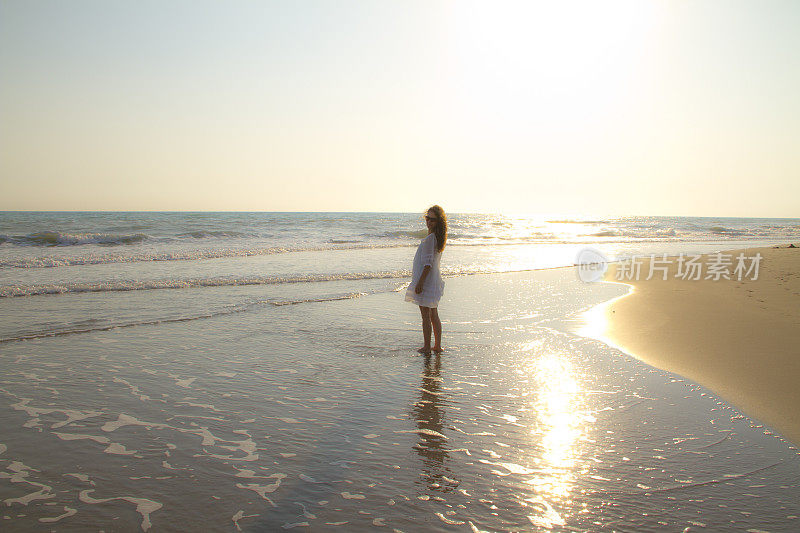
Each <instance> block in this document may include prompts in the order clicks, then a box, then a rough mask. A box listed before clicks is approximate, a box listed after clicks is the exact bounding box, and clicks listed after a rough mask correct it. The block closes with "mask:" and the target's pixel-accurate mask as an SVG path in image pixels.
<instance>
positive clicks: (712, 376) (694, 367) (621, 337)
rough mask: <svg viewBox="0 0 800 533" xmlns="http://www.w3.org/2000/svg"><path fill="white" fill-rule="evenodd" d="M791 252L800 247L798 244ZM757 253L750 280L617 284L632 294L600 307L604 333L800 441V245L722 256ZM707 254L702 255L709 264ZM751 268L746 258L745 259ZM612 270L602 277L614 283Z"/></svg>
mask: <svg viewBox="0 0 800 533" xmlns="http://www.w3.org/2000/svg"><path fill="white" fill-rule="evenodd" d="M795 246H797V245H796V244H795ZM725 253H727V254H730V255H731V256H732V258H733V265H732V266H731V268H730V271H731V272H732V271H733V268H734V266H735V264H736V256H738V254H739V253H744V256H745V258H751V257H754V256H755V255H756V254H757V253H760V254H761V256H762V258H763V259H762V260H761V263H760V265H759V271H758V277H757V279H752V277H753V274H752V273H751V274H750V275H749V276H743V277H742V279H741V281H739V280H738V279H736V276H731V279H724V278H721V279H719V280H714V279H713V278H712V279H704V278H705V277H706V275H707V273H706V271H705V269H704V271H703V273H702V277H701V279H700V280H688V279H682V278H680V277H675V275H676V273H677V267H678V262H677V260H673V261H671V262H670V264H669V270H668V277H667V279H666V280H663V279H662V277H663V274H662V273H661V272H658V271H656V272H655V275H654V276H653V277H652V278H651V279H650V280H647V279H646V278H647V276H648V274H649V266H650V258H646V259H645V260H643V262H642V267H641V276H640V278H639V280H638V281H637V280H635V279H633V280H628V279H623V280H622V281H621V282H624V283H625V284H628V285H630V286H631V287H632V288H633V289H632V291H631V292H630V293H629V294H628V295H627V296H624V297H622V298H618V299H616V300H614V301H612V302H610V303H608V304H607V305H605V306H604V307H603V311H602V314H603V315H604V317H605V319H606V323H605V328H604V331H602V333H601V335H599V336H601V337H602V338H604V340H607V341H609V343H610V344H612V345H613V346H615V347H618V348H620V349H622V350H623V351H625V352H628V353H630V354H632V355H634V356H636V357H637V358H639V359H641V360H642V361H645V362H646V363H648V364H650V365H653V366H656V367H658V368H661V369H665V370H670V371H672V372H676V373H678V374H681V375H683V376H685V377H687V378H690V379H692V380H694V381H696V382H697V383H700V384H701V385H704V386H706V387H708V388H709V389H711V390H713V391H714V392H716V393H718V394H719V395H720V396H722V397H724V398H725V399H726V400H729V401H730V402H731V403H733V404H735V405H736V406H738V407H739V408H741V409H742V410H743V411H745V412H746V413H748V414H749V415H751V416H753V417H756V418H758V419H760V420H762V421H763V422H766V423H767V424H769V425H771V426H773V427H774V428H776V429H777V430H779V431H780V432H781V433H782V434H783V435H784V436H785V437H787V438H789V439H790V440H792V441H794V442H795V443H798V442H800V387H798V383H800V248H789V247H788V245H783V246H781V247H774V248H751V249H746V250H736V251H732V252H725ZM712 259H713V257H712V256H711V255H706V256H702V259H701V261H700V262H701V263H702V264H706V265H707V264H708V262H709V261H711V260H712ZM748 266H749V262H748ZM620 268H623V269H624V267H621V266H620V265H618V264H614V265H611V267H610V268H609V270H608V272H607V273H606V276H605V280H606V281H610V282H620V281H619V279H618V273H619V272H618V271H619V269H620Z"/></svg>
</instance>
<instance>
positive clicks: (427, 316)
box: [417, 305, 431, 353]
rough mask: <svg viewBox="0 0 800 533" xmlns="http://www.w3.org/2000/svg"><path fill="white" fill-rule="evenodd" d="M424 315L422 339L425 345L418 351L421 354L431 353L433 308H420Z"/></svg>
mask: <svg viewBox="0 0 800 533" xmlns="http://www.w3.org/2000/svg"><path fill="white" fill-rule="evenodd" d="M419 312H420V314H421V315H422V338H423V339H424V340H425V345H424V346H423V347H422V348H420V349H419V350H417V351H418V352H419V353H431V308H430V307H422V306H421V305H420V306H419Z"/></svg>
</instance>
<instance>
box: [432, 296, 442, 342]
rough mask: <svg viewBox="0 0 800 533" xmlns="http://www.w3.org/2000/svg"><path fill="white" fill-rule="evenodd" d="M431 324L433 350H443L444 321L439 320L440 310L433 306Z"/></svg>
mask: <svg viewBox="0 0 800 533" xmlns="http://www.w3.org/2000/svg"><path fill="white" fill-rule="evenodd" d="M431 325H432V326H433V338H434V341H435V342H434V344H433V351H434V352H436V353H439V352H441V351H442V321H441V320H439V310H438V309H436V308H435V307H431Z"/></svg>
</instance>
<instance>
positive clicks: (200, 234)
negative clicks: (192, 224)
mask: <svg viewBox="0 0 800 533" xmlns="http://www.w3.org/2000/svg"><path fill="white" fill-rule="evenodd" d="M177 236H178V237H183V238H186V237H191V238H193V239H206V238H210V237H216V238H220V237H223V238H224V237H228V238H236V239H240V238H243V237H259V235H256V234H255V233H245V232H242V231H210V230H199V231H188V232H186V233H179V234H178V235H177ZM261 237H263V235H261Z"/></svg>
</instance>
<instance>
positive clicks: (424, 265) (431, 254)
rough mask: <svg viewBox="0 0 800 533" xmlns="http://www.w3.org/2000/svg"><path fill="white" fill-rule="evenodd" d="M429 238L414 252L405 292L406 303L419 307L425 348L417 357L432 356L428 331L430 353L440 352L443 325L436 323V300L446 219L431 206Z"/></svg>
mask: <svg viewBox="0 0 800 533" xmlns="http://www.w3.org/2000/svg"><path fill="white" fill-rule="evenodd" d="M425 225H426V226H427V227H428V236H427V237H425V238H424V239H423V240H422V242H421V243H420V244H419V247H418V248H417V253H416V255H415V256H414V265H413V268H412V271H411V272H412V273H411V285H409V286H408V290H406V301H407V302H414V303H415V304H417V305H418V306H419V311H420V313H421V314H422V337H423V340H424V342H425V345H424V346H423V347H422V348H420V349H419V350H417V351H418V352H419V353H425V354H429V353H431V330H433V336H434V341H435V343H434V345H433V351H434V352H436V353H441V352H442V322H441V321H440V320H439V311H438V310H437V306H438V305H439V299H441V297H442V294H443V293H444V281H443V280H442V275H441V273H440V272H439V263H440V261H441V259H442V250H444V245H445V243H446V242H447V216H446V215H445V214H444V209H442V208H441V207H439V206H438V205H434V206H433V207H431V208H430V209H428V212H427V213H426V214H425Z"/></svg>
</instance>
